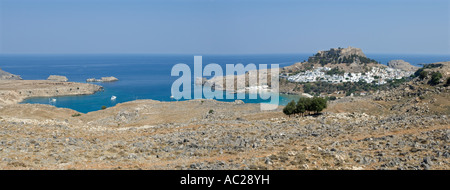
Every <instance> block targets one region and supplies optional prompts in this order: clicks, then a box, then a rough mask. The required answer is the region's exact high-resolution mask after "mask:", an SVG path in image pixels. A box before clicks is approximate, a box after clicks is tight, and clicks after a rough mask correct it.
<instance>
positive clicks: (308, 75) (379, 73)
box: [285, 67, 414, 85]
mask: <svg viewBox="0 0 450 190" xmlns="http://www.w3.org/2000/svg"><path fill="white" fill-rule="evenodd" d="M330 70H331V68H329V67H317V68H314V69H313V70H310V71H305V72H300V73H298V74H296V75H293V76H288V77H287V76H285V77H287V79H288V80H289V81H291V82H317V81H324V82H329V83H335V84H337V83H344V82H359V81H362V82H366V83H374V84H378V85H380V84H385V83H387V80H393V79H401V78H403V77H409V76H411V75H412V74H414V71H404V70H400V69H394V68H388V67H386V68H381V67H372V70H371V71H369V72H366V73H347V72H346V73H344V74H343V75H337V74H333V75H327V74H326V72H327V71H330Z"/></svg>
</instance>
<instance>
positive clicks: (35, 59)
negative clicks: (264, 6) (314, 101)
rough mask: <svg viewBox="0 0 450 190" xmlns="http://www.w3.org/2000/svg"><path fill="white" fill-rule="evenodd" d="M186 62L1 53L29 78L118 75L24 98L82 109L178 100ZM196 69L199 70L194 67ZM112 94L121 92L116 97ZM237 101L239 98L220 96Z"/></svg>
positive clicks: (218, 58)
mask: <svg viewBox="0 0 450 190" xmlns="http://www.w3.org/2000/svg"><path fill="white" fill-rule="evenodd" d="M311 55H313V53H308V54H279V55H202V56H203V66H205V65H207V64H209V63H216V64H219V65H220V66H222V68H223V70H224V72H225V65H226V64H238V63H242V64H244V65H246V64H250V63H253V64H256V65H258V64H268V65H270V64H279V66H280V68H281V67H284V66H289V65H292V64H294V63H296V62H301V61H303V60H307V59H308V57H309V56H311ZM366 55H367V56H368V57H370V58H372V59H375V60H377V61H380V62H381V63H383V64H386V63H387V62H388V61H389V60H393V59H403V60H405V61H407V62H410V63H411V64H413V65H417V66H421V65H420V64H424V63H433V62H439V61H450V55H381V54H373V55H372V54H366ZM178 63H185V64H187V65H189V66H190V67H191V69H192V70H193V65H194V55H141V54H128V55H109V54H105V55H72V54H71V55H0V68H1V69H3V70H5V71H7V72H10V73H13V74H17V75H20V76H21V77H22V78H23V79H25V80H42V79H47V77H48V76H49V75H64V76H66V77H67V78H68V79H69V81H72V82H85V81H86V79H87V78H101V77H105V76H114V77H116V78H118V79H119V81H117V82H109V83H94V84H98V85H101V86H103V87H104V91H101V92H97V93H95V94H93V95H80V96H62V97H53V98H55V99H56V100H57V101H56V102H54V103H51V102H49V98H48V97H47V98H29V99H26V100H25V101H24V102H22V103H39V104H52V105H55V106H56V107H64V108H70V109H74V110H77V111H79V112H82V113H87V112H91V111H96V110H100V109H101V107H102V106H107V107H111V106H114V105H116V104H117V103H122V102H127V101H132V100H137V99H153V100H159V101H174V100H172V99H171V98H170V96H171V86H172V83H173V82H174V81H175V80H176V79H178V78H179V77H177V76H171V70H172V67H173V66H174V65H175V64H178ZM192 72H193V71H192ZM111 96H116V97H117V99H116V100H115V101H112V100H111ZM292 99H298V96H292V95H280V104H281V105H285V104H287V103H288V102H289V101H291V100H292ZM220 101H234V100H220ZM243 101H244V102H246V103H259V102H267V101H268V100H262V99H260V98H258V99H255V100H254V99H249V98H248V96H247V97H246V99H244V100H243Z"/></svg>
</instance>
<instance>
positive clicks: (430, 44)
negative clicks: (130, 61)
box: [0, 0, 450, 54]
mask: <svg viewBox="0 0 450 190" xmlns="http://www.w3.org/2000/svg"><path fill="white" fill-rule="evenodd" d="M347 46H353V47H359V48H362V49H363V51H364V52H366V53H392V54H394V53H406V54H450V3H449V1H448V0H377V1H375V0H359V1H355V0H340V1H337V0H307V1H299V0H298V1H293V0H292V1H289V0H270V1H269V0H240V1H238V0H145V1H144V0H39V1H38V0H0V53H5V54H8V53H33V54H40V53H43V54H66V53H75V54H79V53H149V54H160V53H164V54H171V53H174V54H266V53H270V54H276V53H310V52H316V51H318V50H324V49H329V48H332V47H347Z"/></svg>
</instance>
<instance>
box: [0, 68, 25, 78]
mask: <svg viewBox="0 0 450 190" xmlns="http://www.w3.org/2000/svg"><path fill="white" fill-rule="evenodd" d="M0 80H22V78H21V77H20V76H19V75H13V74H11V73H8V72H6V71H3V70H2V69H0Z"/></svg>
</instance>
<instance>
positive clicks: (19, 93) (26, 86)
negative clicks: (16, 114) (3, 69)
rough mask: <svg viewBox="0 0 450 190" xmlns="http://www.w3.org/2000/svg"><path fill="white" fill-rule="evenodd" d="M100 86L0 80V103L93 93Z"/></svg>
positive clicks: (45, 81)
mask: <svg viewBox="0 0 450 190" xmlns="http://www.w3.org/2000/svg"><path fill="white" fill-rule="evenodd" d="M100 90H102V87H101V86H98V85H94V84H86V83H76V82H57V81H52V80H0V105H7V104H16V103H19V102H21V101H23V100H24V99H26V98H32V97H55V96H68V95H85V94H93V93H95V92H97V91H100Z"/></svg>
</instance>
